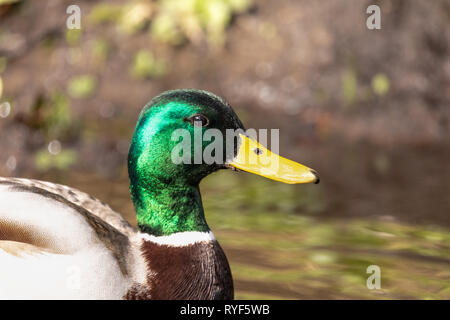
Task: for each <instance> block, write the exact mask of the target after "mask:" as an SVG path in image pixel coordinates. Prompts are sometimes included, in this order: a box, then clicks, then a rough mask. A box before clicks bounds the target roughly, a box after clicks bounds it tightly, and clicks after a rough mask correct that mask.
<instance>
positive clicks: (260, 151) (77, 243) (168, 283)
mask: <svg viewBox="0 0 450 320" xmlns="http://www.w3.org/2000/svg"><path fill="white" fill-rule="evenodd" d="M213 128H214V129H217V130H218V131H220V132H221V133H223V134H224V135H225V133H226V131H227V129H234V130H238V129H242V130H243V129H244V127H243V125H242V123H241V121H240V120H239V118H238V117H237V115H236V114H235V113H234V111H233V109H232V108H231V107H230V106H229V105H228V104H227V103H226V102H225V101H224V100H223V99H222V98H220V97H218V96H216V95H214V94H212V93H209V92H206V91H200V90H193V89H189V90H172V91H167V92H164V93H162V94H160V95H159V96H157V97H155V98H153V99H152V100H151V101H150V102H149V103H148V104H147V105H146V106H145V107H144V108H143V110H142V112H141V114H140V116H139V119H138V122H137V125H136V129H135V131H134V135H133V137H132V140H131V145H130V149H129V155H128V173H129V178H130V193H131V198H132V201H133V203H134V207H135V211H136V215H137V225H138V227H137V228H134V227H133V226H131V225H130V224H129V223H128V222H127V221H126V220H125V219H124V218H122V216H121V215H120V214H119V213H117V212H115V211H114V210H112V209H111V208H110V207H109V206H108V205H106V204H103V203H102V202H100V201H99V200H97V199H95V198H94V197H92V196H90V195H88V194H86V193H83V192H81V191H79V190H76V189H73V188H70V187H66V186H63V185H58V184H53V183H49V182H42V181H37V180H29V179H19V178H0V270H1V272H0V298H6V299H15V298H25V299H34V298H36V299H233V297H234V290H233V281H232V277H231V271H230V267H229V265H228V261H227V258H226V256H225V254H224V252H223V250H222V248H221V247H220V245H219V243H218V242H217V240H216V239H215V237H214V235H213V233H212V232H211V230H210V228H209V227H208V224H207V223H206V220H205V215H204V212H203V206H202V199H201V195H200V191H199V183H200V181H201V180H202V179H203V178H204V177H206V176H207V175H209V174H210V173H212V172H214V171H217V170H219V169H226V168H232V169H236V170H242V171H248V172H251V173H256V174H258V175H261V176H264V177H267V178H270V179H274V180H278V181H282V182H285V183H309V182H316V183H317V182H318V176H317V173H316V172H315V171H314V170H312V169H309V168H308V167H306V166H303V165H301V164H298V163H296V162H293V161H290V160H287V159H285V158H282V157H280V156H278V155H276V154H274V153H271V152H270V151H269V150H268V149H266V148H265V147H264V146H262V145H260V144H259V143H258V142H257V141H256V140H254V139H252V138H250V137H249V136H247V135H246V134H245V133H239V134H237V135H236V136H235V139H234V140H235V142H236V144H235V145H234V147H233V148H231V151H226V152H225V153H224V154H223V162H221V161H215V162H214V163H211V164H207V163H205V161H202V162H200V163H195V162H194V161H193V162H192V164H191V163H189V161H187V162H186V163H185V162H182V163H179V164H176V163H174V161H173V159H172V157H171V153H172V150H173V148H174V147H175V145H176V144H177V143H178V142H177V141H174V140H173V139H172V133H173V132H174V130H176V129H184V130H186V131H187V132H189V133H192V134H194V133H195V130H200V131H201V132H204V131H205V130H206V129H213ZM217 130H216V132H217ZM224 144H225V142H224ZM207 145H208V143H206V142H202V143H200V149H201V150H204V149H205V148H206V147H207ZM198 146H199V144H198V143H197V145H196V146H192V147H193V148H194V147H195V148H196V147H198ZM192 157H194V155H192ZM188 158H189V156H188ZM263 158H267V159H269V158H270V159H272V160H273V159H276V161H277V168H276V170H275V169H274V168H273V167H271V166H270V165H269V166H264V165H260V164H258V163H260V162H261V161H260V160H261V159H263ZM188 160H190V159H188ZM255 160H258V161H255Z"/></svg>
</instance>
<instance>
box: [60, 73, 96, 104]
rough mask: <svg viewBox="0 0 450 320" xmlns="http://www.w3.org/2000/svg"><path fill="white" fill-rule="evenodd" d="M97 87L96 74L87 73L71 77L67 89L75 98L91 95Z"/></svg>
mask: <svg viewBox="0 0 450 320" xmlns="http://www.w3.org/2000/svg"><path fill="white" fill-rule="evenodd" d="M96 87H97V80H96V79H95V78H94V76H92V75H89V74H86V75H81V76H76V77H73V78H72V79H70V81H69V85H68V87H67V91H68V92H69V95H70V96H71V97H73V98H87V97H89V96H91V95H92V94H93V93H94V91H95V89H96Z"/></svg>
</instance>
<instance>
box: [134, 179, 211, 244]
mask: <svg viewBox="0 0 450 320" xmlns="http://www.w3.org/2000/svg"><path fill="white" fill-rule="evenodd" d="M136 178H137V179H135V181H131V187H130V192H131V197H132V200H133V202H134V206H135V210H136V214H137V222H138V226H139V229H140V230H141V231H143V232H146V233H149V234H151V235H155V236H162V235H171V234H174V233H177V232H186V231H200V232H208V231H209V227H208V225H207V223H206V220H205V215H204V211H203V205H202V199H201V195H200V190H199V187H198V185H194V186H192V185H189V184H187V183H180V182H175V181H170V182H167V181H165V182H163V181H160V180H159V179H155V178H153V179H148V178H147V179H142V178H141V179H139V178H138V177H136Z"/></svg>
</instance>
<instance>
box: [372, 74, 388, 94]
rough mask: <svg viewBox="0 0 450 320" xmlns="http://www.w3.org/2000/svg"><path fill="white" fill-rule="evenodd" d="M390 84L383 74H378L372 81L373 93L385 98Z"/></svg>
mask: <svg viewBox="0 0 450 320" xmlns="http://www.w3.org/2000/svg"><path fill="white" fill-rule="evenodd" d="M389 88H390V82H389V78H388V77H387V76H386V75H385V74H382V73H379V74H377V75H376V76H375V77H373V79H372V89H373V91H374V92H375V93H376V94H377V95H379V96H384V95H386V94H387V93H388V92H389Z"/></svg>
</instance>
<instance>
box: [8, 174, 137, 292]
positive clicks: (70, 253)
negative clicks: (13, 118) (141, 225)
mask: <svg viewBox="0 0 450 320" xmlns="http://www.w3.org/2000/svg"><path fill="white" fill-rule="evenodd" d="M37 183H38V182H33V181H27V180H22V179H20V180H19V179H7V178H2V179H1V180H0V261H1V263H0V298H7V299H13V298H25V299H28V298H30V299H32V298H39V299H45V298H56V299H70V298H75V299H76V298H92V299H101V298H104V299H107V298H109V299H114V298H122V297H123V296H124V294H125V293H126V291H127V289H128V287H129V285H130V280H129V279H130V278H129V276H128V273H129V270H127V262H126V261H124V260H125V259H126V258H127V257H128V251H129V249H130V244H129V237H128V236H127V235H125V234H124V233H123V232H121V231H119V230H118V229H116V228H115V227H113V226H112V225H110V224H109V223H107V222H105V221H104V220H102V219H100V218H99V217H98V216H96V215H95V214H93V213H92V212H90V211H89V210H87V209H86V208H84V207H81V206H78V205H76V204H75V203H73V202H71V201H69V200H68V199H67V198H65V197H64V196H62V195H61V194H58V193H53V192H50V191H49V190H48V189H44V188H40V187H38V186H36V184H37ZM39 183H40V182H39ZM33 184H34V185H33ZM60 187H61V186H60ZM49 188H50V187H49ZM61 188H63V187H61ZM72 192H73V191H72ZM75 196H76V195H75ZM92 201H95V200H94V199H92ZM116 220H117V219H116ZM119 222H120V220H119ZM118 225H119V227H120V226H122V225H123V224H121V223H120V224H118ZM122 228H124V229H125V230H126V231H128V232H131V230H132V228H131V227H130V229H128V228H127V227H126V226H125V227H122Z"/></svg>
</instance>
